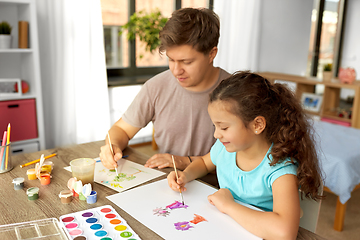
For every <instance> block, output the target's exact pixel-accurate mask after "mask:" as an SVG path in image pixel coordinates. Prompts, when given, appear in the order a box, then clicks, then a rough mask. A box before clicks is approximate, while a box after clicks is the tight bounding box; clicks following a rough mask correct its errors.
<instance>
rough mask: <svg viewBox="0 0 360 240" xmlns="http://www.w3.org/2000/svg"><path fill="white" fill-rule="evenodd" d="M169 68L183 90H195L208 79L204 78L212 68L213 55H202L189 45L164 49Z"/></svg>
mask: <svg viewBox="0 0 360 240" xmlns="http://www.w3.org/2000/svg"><path fill="white" fill-rule="evenodd" d="M166 55H167V56H168V58H169V68H170V70H171V72H172V74H173V75H174V76H175V77H176V79H177V80H178V82H179V84H180V85H181V86H182V87H183V88H187V89H189V90H191V89H197V87H198V86H199V84H201V83H203V81H207V80H208V79H209V77H208V76H206V74H207V73H209V69H210V68H211V67H212V66H213V63H212V61H213V58H214V57H215V56H212V55H213V54H212V53H210V54H207V55H204V54H203V53H201V52H198V51H196V50H195V49H194V48H193V47H192V46H190V45H181V46H175V47H171V48H168V49H166Z"/></svg>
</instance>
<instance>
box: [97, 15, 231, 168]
mask: <svg viewBox="0 0 360 240" xmlns="http://www.w3.org/2000/svg"><path fill="white" fill-rule="evenodd" d="M219 29H220V21H219V18H218V16H217V15H216V14H215V13H214V12H213V11H211V10H209V9H194V8H182V9H179V10H176V11H175V12H173V14H172V17H171V18H170V19H169V20H168V22H167V23H166V25H165V26H164V28H163V29H162V31H161V32H160V41H161V45H160V48H159V51H160V54H162V53H164V52H166V55H167V57H168V59H169V68H170V69H169V70H167V71H164V72H162V73H160V74H158V75H156V76H154V77H153V78H151V79H150V80H148V81H147V82H146V83H145V84H144V86H143V87H142V89H141V90H140V92H139V93H138V95H137V96H136V98H135V99H134V101H133V102H132V103H131V105H130V106H129V108H128V109H127V110H126V112H125V113H124V114H123V116H122V117H121V118H120V119H119V120H118V121H117V122H116V123H115V124H114V125H113V126H112V127H111V129H110V130H109V134H110V138H111V143H112V147H113V150H114V154H115V155H114V156H113V155H112V153H111V151H110V146H109V142H108V138H107V137H106V139H105V142H106V145H105V146H103V147H101V153H100V159H101V161H102V163H103V165H104V166H105V167H107V168H109V169H112V168H115V167H116V166H117V163H116V162H117V161H118V160H119V159H121V157H122V150H123V149H125V147H126V146H127V145H128V142H129V140H130V139H131V138H133V137H134V135H135V134H136V133H137V132H138V131H139V130H140V129H141V128H143V127H145V126H146V125H147V124H148V123H149V122H150V121H152V122H153V125H154V129H155V141H156V143H157V145H158V146H159V152H160V153H159V154H155V155H154V156H152V157H151V158H150V159H149V160H148V161H147V162H146V164H145V166H146V167H150V168H154V167H158V168H165V167H173V163H172V157H171V155H174V158H175V161H176V167H177V168H179V169H184V168H185V167H186V166H187V165H188V164H189V163H190V161H191V160H192V159H193V158H194V157H192V156H202V155H204V154H206V153H207V152H209V150H210V148H211V146H212V144H213V143H214V142H215V139H214V137H213V133H214V126H213V124H212V122H211V120H210V117H209V115H208V112H207V105H208V99H209V93H210V92H211V91H212V90H213V89H215V87H216V86H217V85H218V84H219V83H220V81H221V80H222V79H225V78H227V77H228V76H230V74H229V73H227V72H226V71H224V70H223V69H220V68H217V67H214V66H213V60H214V58H215V56H216V54H217V51H218V49H217V44H218V40H219V36H220V33H219Z"/></svg>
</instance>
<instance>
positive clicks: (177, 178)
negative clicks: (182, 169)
mask: <svg viewBox="0 0 360 240" xmlns="http://www.w3.org/2000/svg"><path fill="white" fill-rule="evenodd" d="M171 157H172V161H173V164H174V169H175V175H176V181H177V180H179V176H178V174H177V171H176V165H175V160H174V156H173V155H171ZM179 190H180V197H181V201H182V204H183V205H185V204H184V198H183V194H182V192H181V188H179Z"/></svg>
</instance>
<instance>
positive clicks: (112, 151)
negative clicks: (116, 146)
mask: <svg viewBox="0 0 360 240" xmlns="http://www.w3.org/2000/svg"><path fill="white" fill-rule="evenodd" d="M108 140H109V145H110V150H111V153H112V155H113V156H114V155H115V154H114V150H113V148H112V144H111V139H110V133H109V132H108ZM115 172H116V176H118V175H119V173H118V170H117V166H116V168H115Z"/></svg>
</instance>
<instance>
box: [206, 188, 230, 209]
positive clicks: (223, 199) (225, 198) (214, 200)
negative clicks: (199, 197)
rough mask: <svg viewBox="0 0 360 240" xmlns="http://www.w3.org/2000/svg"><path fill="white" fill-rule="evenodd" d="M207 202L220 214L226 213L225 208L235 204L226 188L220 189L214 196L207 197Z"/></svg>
mask: <svg viewBox="0 0 360 240" xmlns="http://www.w3.org/2000/svg"><path fill="white" fill-rule="evenodd" d="M208 200H209V202H210V203H211V204H212V205H214V206H215V207H216V208H217V209H219V211H220V212H222V213H226V208H227V207H229V206H230V205H231V204H232V203H234V202H235V201H234V197H233V195H232V194H231V192H230V190H229V189H227V188H220V189H219V190H218V191H217V192H215V193H214V194H211V195H209V196H208Z"/></svg>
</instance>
